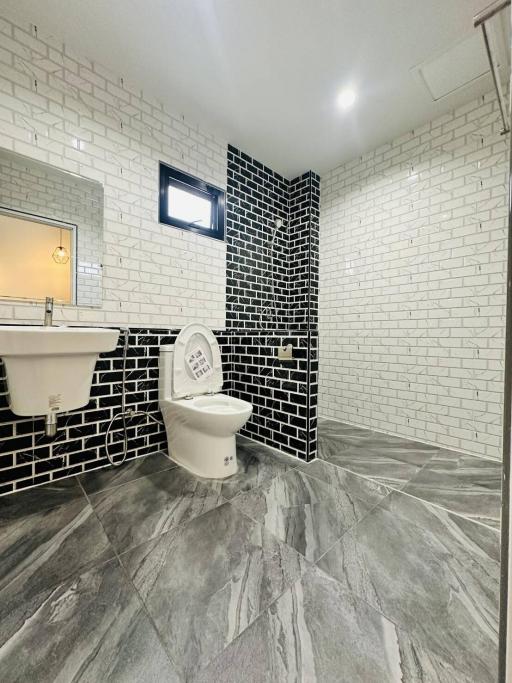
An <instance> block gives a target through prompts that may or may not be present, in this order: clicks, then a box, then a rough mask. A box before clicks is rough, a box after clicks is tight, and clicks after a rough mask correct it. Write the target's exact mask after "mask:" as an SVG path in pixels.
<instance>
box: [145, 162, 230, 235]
mask: <svg viewBox="0 0 512 683" xmlns="http://www.w3.org/2000/svg"><path fill="white" fill-rule="evenodd" d="M159 173H160V192H159V195H158V218H159V221H160V223H164V224H165V225H172V227H174V228H179V229H180V230H188V231H189V232H194V233H196V234H197V235H204V236H205V237H211V238H213V239H216V240H224V214H225V203H226V193H225V192H224V190H221V189H220V188H218V187H215V186H214V185H209V184H208V183H206V182H205V181H204V180H200V179H199V178H196V177H195V176H193V175H190V174H189V173H185V172H184V171H180V170H179V169H177V168H174V167H173V166H168V165H167V164H164V163H163V162H162V161H161V162H160V169H159ZM170 185H171V186H173V187H178V188H180V189H185V190H187V192H190V193H191V194H195V195H197V196H198V197H207V198H208V199H209V200H210V201H211V206H212V227H211V228H202V227H199V226H197V225H191V224H190V223H187V222H186V221H181V220H179V219H178V218H172V217H171V216H169V214H168V196H167V195H168V192H167V190H168V188H169V186H170Z"/></svg>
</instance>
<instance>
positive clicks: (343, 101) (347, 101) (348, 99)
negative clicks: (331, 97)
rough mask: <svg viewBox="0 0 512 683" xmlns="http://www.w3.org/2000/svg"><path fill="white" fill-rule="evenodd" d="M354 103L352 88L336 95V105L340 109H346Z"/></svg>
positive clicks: (354, 95) (354, 96)
mask: <svg viewBox="0 0 512 683" xmlns="http://www.w3.org/2000/svg"><path fill="white" fill-rule="evenodd" d="M355 101H356V93H355V91H354V90H352V88H346V89H345V90H342V91H341V92H340V94H339V95H338V105H339V106H340V107H341V108H342V109H348V108H349V107H351V106H352V105H353V104H354V102H355Z"/></svg>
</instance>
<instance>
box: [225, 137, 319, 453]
mask: <svg viewBox="0 0 512 683" xmlns="http://www.w3.org/2000/svg"><path fill="white" fill-rule="evenodd" d="M226 200H227V211H226V234H227V292H226V294H227V310H226V316H227V317H226V325H227V327H228V330H230V331H231V332H232V334H233V335H234V336H233V346H232V351H233V355H232V373H231V387H232V389H231V391H232V394H233V395H234V396H238V397H240V398H245V399H246V400H251V398H250V396H253V399H252V403H253V414H252V416H251V419H250V420H249V421H248V423H247V424H246V426H245V427H244V428H243V429H242V433H244V434H246V435H247V436H250V437H252V438H254V439H256V440H258V441H263V442H264V443H266V444H268V445H271V446H274V447H276V448H280V449H281V450H283V451H285V452H287V453H291V454H292V455H296V456H298V457H300V458H303V459H306V460H309V459H312V458H313V457H315V454H316V418H317V415H316V401H317V375H318V359H317V353H318V352H317V345H318V344H317V331H316V330H317V306H318V218H319V201H320V179H319V177H318V175H316V174H315V173H312V172H311V171H309V172H307V173H305V174H303V175H302V176H300V177H298V178H296V179H295V180H292V181H289V180H286V179H285V178H283V177H282V176H280V175H279V174H277V173H275V172H274V171H272V170H271V169H269V168H267V167H266V166H263V164H261V163H259V162H258V161H256V160H255V159H252V158H251V157H250V156H248V155H247V154H244V153H243V152H241V151H239V150H237V149H236V148H235V147H233V146H230V147H229V148H228V185H227V196H226ZM276 219H280V220H281V221H282V226H281V227H276V223H275V221H276ZM288 343H290V344H292V346H293V348H294V354H293V355H294V358H293V360H291V361H290V360H280V359H279V358H278V357H277V351H278V347H279V346H284V345H286V344H288Z"/></svg>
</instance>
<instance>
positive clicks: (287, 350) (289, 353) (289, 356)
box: [277, 344, 293, 360]
mask: <svg viewBox="0 0 512 683" xmlns="http://www.w3.org/2000/svg"><path fill="white" fill-rule="evenodd" d="M277 357H278V358H279V360H293V346H292V345H291V344H287V345H286V346H278V347H277Z"/></svg>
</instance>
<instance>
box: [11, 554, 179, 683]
mask: <svg viewBox="0 0 512 683" xmlns="http://www.w3.org/2000/svg"><path fill="white" fill-rule="evenodd" d="M0 680H2V681H4V682H5V683H14V681H19V682H25V681H37V683H57V682H58V683H77V682H78V681H80V682H81V683H85V682H87V683H99V682H100V681H109V683H113V682H118V683H132V682H133V683H145V682H147V683H149V682H151V683H156V682H160V681H161V682H162V683H163V682H164V681H165V682H166V683H178V682H179V680H180V679H179V677H178V675H177V674H176V671H175V669H174V667H173V665H172V664H171V662H170V660H169V658H168V656H167V654H166V653H165V651H164V649H163V647H162V645H161V643H160V641H159V639H158V636H157V634H156V632H155V630H154V628H153V626H152V624H151V623H150V621H149V619H148V617H147V616H146V614H145V612H144V609H143V606H142V603H141V602H140V600H139V598H138V596H137V594H136V592H135V590H134V589H133V587H132V586H131V585H130V584H129V583H128V581H127V579H126V578H125V576H124V574H123V570H122V569H121V567H120V566H119V564H118V562H117V560H115V561H113V562H109V563H107V564H103V565H101V566H98V567H95V568H94V569H92V570H90V571H88V572H86V573H83V574H81V575H79V576H76V577H74V578H71V579H68V580H67V581H65V582H63V583H61V584H59V585H58V586H56V587H53V588H51V589H47V590H44V591H41V592H39V593H37V594H35V595H31V596H30V597H29V598H26V599H20V600H19V602H18V604H17V605H16V606H15V607H14V609H13V610H12V611H11V612H10V613H9V614H7V615H5V617H4V619H3V620H2V622H1V623H0Z"/></svg>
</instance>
